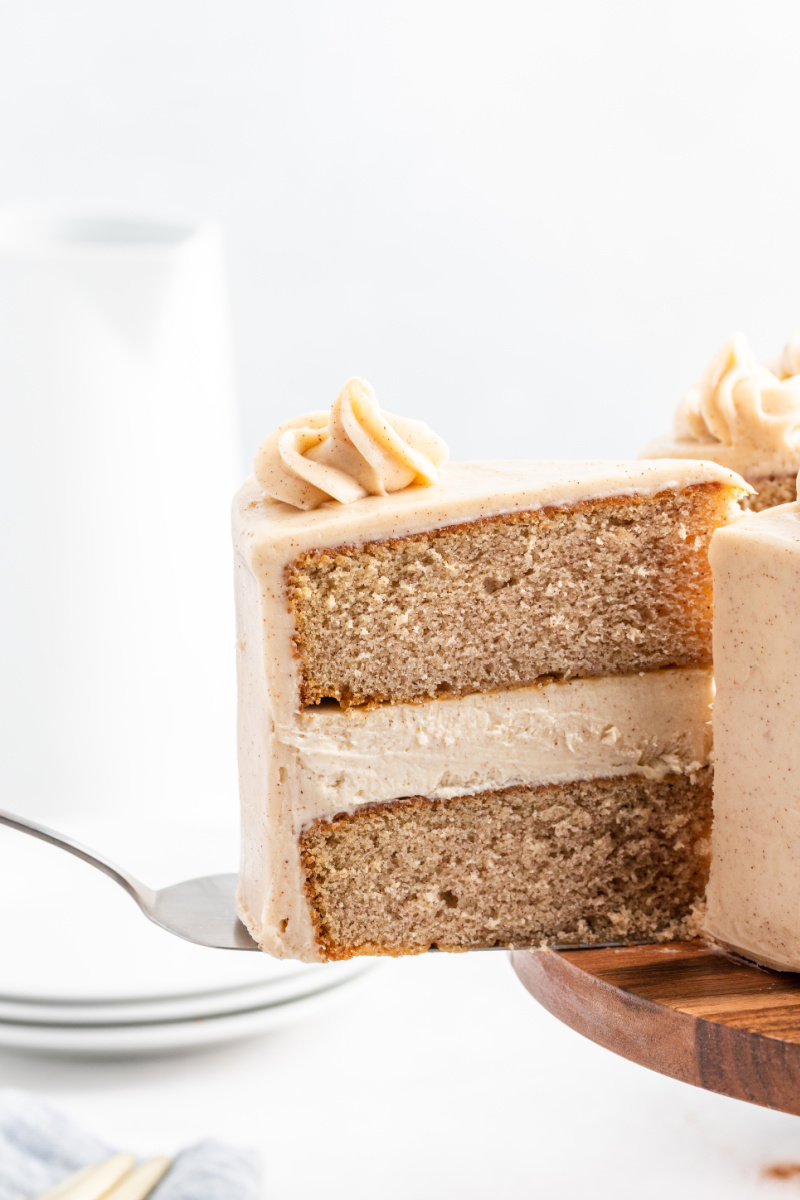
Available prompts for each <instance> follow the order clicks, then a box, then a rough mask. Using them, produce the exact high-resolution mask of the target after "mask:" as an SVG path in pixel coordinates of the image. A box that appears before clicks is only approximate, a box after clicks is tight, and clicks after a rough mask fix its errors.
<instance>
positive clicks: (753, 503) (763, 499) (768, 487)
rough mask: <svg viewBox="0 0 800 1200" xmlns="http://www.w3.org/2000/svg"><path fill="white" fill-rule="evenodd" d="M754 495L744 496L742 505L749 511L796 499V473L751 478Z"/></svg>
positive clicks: (761, 509)
mask: <svg viewBox="0 0 800 1200" xmlns="http://www.w3.org/2000/svg"><path fill="white" fill-rule="evenodd" d="M752 485H753V487H754V488H755V489H756V492H755V495H753V496H745V497H744V499H743V500H742V506H743V507H744V508H747V509H749V510H750V511H751V512H763V510H764V509H765V508H775V506H776V505H777V504H790V503H791V502H792V501H794V500H796V499H797V476H796V475H770V476H768V477H767V478H765V479H753V480H752Z"/></svg>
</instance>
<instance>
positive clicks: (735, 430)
mask: <svg viewBox="0 0 800 1200" xmlns="http://www.w3.org/2000/svg"><path fill="white" fill-rule="evenodd" d="M675 434H676V436H677V437H678V438H683V439H686V440H688V441H697V442H719V443H721V444H722V445H724V446H737V447H742V448H748V449H752V450H758V451H762V452H773V453H780V452H781V451H792V450H798V449H800V377H798V378H796V379H783V380H782V379H778V378H776V376H775V375H773V373H772V371H770V370H769V369H768V368H767V367H764V366H761V365H760V364H759V363H758V362H757V361H756V359H755V356H754V354H753V352H752V350H751V349H750V347H749V345H748V343H747V340H746V339H745V338H744V336H743V335H742V334H740V333H737V334H734V336H733V337H732V338H729V339H728V341H727V342H726V343H725V345H724V346H723V347H722V349H721V350H720V351H719V352H718V353H717V354H715V355H714V357H713V358H712V360H711V362H710V363H709V364H708V366H707V367H706V369H705V371H704V372H703V375H702V376H701V378H700V381H699V383H696V384H695V385H694V386H693V387H691V388H689V390H688V392H687V393H686V395H685V396H684V397H683V400H682V401H681V403H680V404H679V406H678V409H677V412H676V413H675Z"/></svg>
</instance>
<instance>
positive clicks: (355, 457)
mask: <svg viewBox="0 0 800 1200" xmlns="http://www.w3.org/2000/svg"><path fill="white" fill-rule="evenodd" d="M447 456H448V450H447V446H446V445H445V443H444V442H443V441H442V439H441V438H440V437H437V435H436V434H435V433H434V432H433V431H432V430H431V429H429V428H428V426H427V425H426V424H424V422H422V421H412V420H409V419H408V418H406V417H396V416H393V415H392V414H391V413H386V412H383V411H382V410H381V408H380V406H379V404H378V401H377V400H376V399H375V393H374V391H373V390H372V388H371V387H370V385H369V384H368V383H367V381H366V380H365V379H358V378H353V379H348V381H347V383H346V384H345V385H344V387H343V388H342V390H341V391H340V392H339V395H338V396H337V397H336V399H335V400H334V402H333V405H332V407H331V410H330V412H329V413H325V412H313V413H306V414H305V415H304V416H302V417H296V418H295V419H294V420H292V421H287V422H285V424H283V425H279V426H278V428H277V429H275V430H273V432H272V433H271V434H270V435H269V436H268V437H267V438H265V440H264V441H263V442H262V443H261V446H260V447H259V449H258V452H257V454H256V459H255V476H256V479H257V480H258V482H259V484H260V485H261V487H262V488H263V489H264V492H265V493H266V495H268V496H270V497H272V499H273V500H282V501H283V502H284V503H285V504H291V505H293V506H294V507H295V508H302V509H311V508H318V507H319V505H320V504H323V503H324V502H325V501H326V500H338V502H339V503H340V504H350V503H352V502H353V501H354V500H360V499H361V497H362V496H386V495H388V493H389V492H400V491H402V490H403V489H404V488H407V487H409V486H410V485H411V484H420V485H423V486H430V485H431V484H434V483H436V482H437V480H438V468H439V467H440V466H441V465H442V463H444V462H446V461H447Z"/></svg>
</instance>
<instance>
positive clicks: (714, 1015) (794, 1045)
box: [511, 941, 800, 1115]
mask: <svg viewBox="0 0 800 1200" xmlns="http://www.w3.org/2000/svg"><path fill="white" fill-rule="evenodd" d="M511 961H512V964H513V966H514V970H515V971H516V972H517V975H518V976H519V978H520V979H521V980H522V982H523V983H524V985H525V987H526V988H527V989H528V991H529V992H530V993H531V995H532V996H534V997H535V998H536V999H537V1000H538V1001H539V1003H540V1004H542V1005H543V1006H544V1007H545V1008H546V1009H547V1011H548V1012H550V1013H552V1014H553V1016H554V1017H558V1019H559V1020H560V1021H563V1022H564V1023H565V1024H566V1025H569V1026H570V1027H571V1028H572V1029H575V1030H577V1032H578V1033H582V1034H583V1035H584V1037H588V1038H591V1040H592V1041H593V1042H598V1043H599V1044H600V1045H601V1046H605V1047H606V1048H607V1049H608V1050H613V1051H614V1052H615V1053H616V1054H621V1055H623V1056H624V1057H625V1058H629V1059H632V1060H633V1062H637V1063H641V1065H642V1066H644V1067H650V1068H651V1070H653V1071H660V1072H661V1073H662V1074H663V1075H671V1076H673V1078H675V1079H682V1080H683V1081H684V1083H693V1084H696V1086H697V1087H703V1088H707V1089H708V1090H709V1091H712V1092H722V1094H723V1095H725V1096H734V1097H735V1098H736V1099H737V1100H749V1101H750V1103H751V1104H763V1105H765V1106H766V1107H767V1108H777V1109H780V1110H781V1111H782V1112H787V1113H795V1114H796V1115H800V975H795V974H789V973H787V974H784V973H780V972H777V971H767V970H763V969H761V968H760V967H756V966H753V965H752V964H750V963H745V962H742V961H741V960H735V959H731V958H728V957H726V956H725V955H724V954H722V953H720V952H719V951H717V950H714V949H712V948H711V947H709V946H707V945H705V944H704V943H703V942H700V941H697V942H669V943H667V944H666V945H663V946H626V947H623V948H616V949H598V950H552V951H551V950H516V951H514V953H513V954H512V956H511Z"/></svg>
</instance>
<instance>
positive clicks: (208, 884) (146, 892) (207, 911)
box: [0, 809, 259, 950]
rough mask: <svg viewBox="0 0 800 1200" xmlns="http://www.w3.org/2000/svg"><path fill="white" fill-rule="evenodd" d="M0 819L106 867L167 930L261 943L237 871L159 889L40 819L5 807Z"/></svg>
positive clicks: (230, 944)
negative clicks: (241, 904) (253, 933)
mask: <svg viewBox="0 0 800 1200" xmlns="http://www.w3.org/2000/svg"><path fill="white" fill-rule="evenodd" d="M0 825H7V826H8V827H9V829H16V830H17V832H18V833H27V834H29V835H30V836H31V837H35V838H39V840H40V841H42V842H49V843H50V845H51V846H57V847H58V849H59V850H66V851H67V853H68V854H74V855H75V857H76V858H81V859H83V861H84V862H85V863H88V864H89V866H90V867H95V868H96V869H97V870H98V871H102V872H103V874H104V875H108V877H109V879H113V880H114V883H116V884H118V885H119V886H120V887H121V888H123V889H124V890H125V891H126V892H127V893H128V895H129V896H130V897H131V898H132V899H133V900H135V901H136V903H137V904H138V905H139V908H140V909H141V910H142V912H143V913H144V915H145V916H146V917H147V918H148V919H149V920H150V921H152V922H153V924H154V925H158V926H160V927H161V929H165V930H166V931H167V933H173V934H175V936H176V937H180V938H183V939H184V941H187V942H194V943H195V944H196V945H198V946H211V947H213V948H214V949H218V950H258V949H259V947H258V945H257V943H256V942H254V941H253V939H252V938H251V937H250V934H249V933H248V932H247V930H246V929H245V927H244V925H243V924H242V923H241V921H240V920H239V918H238V916H237V914H236V875H235V874H234V873H231V874H228V875H204V876H202V877H201V878H199V879H186V880H184V881H183V882H182V883H173V884H171V885H170V886H169V887H164V888H159V889H158V890H156V889H155V888H150V887H147V886H146V885H145V884H143V883H140V882H139V880H138V879H136V877H135V876H133V875H131V874H130V872H128V871H125V870H123V868H122V867H118V866H117V864H116V863H113V862H111V860H110V859H108V858H106V857H105V855H103V854H98V853H97V851H96V850H90V849H89V848H88V846H84V845H82V844H81V843H80V842H77V841H75V839H74V838H71V837H67V836H66V835H65V834H63V833H57V832H56V831H55V830H54V829H49V828H48V827H47V826H46V825H40V824H39V823H38V822H37V821H31V820H29V819H28V818H27V817H21V816H19V815H18V814H17V813H11V812H7V811H5V810H4V809H0Z"/></svg>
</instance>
